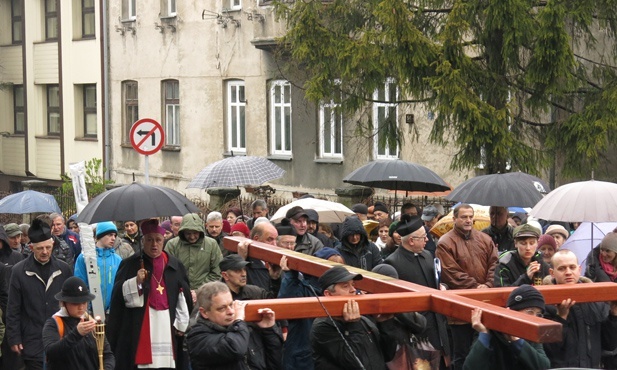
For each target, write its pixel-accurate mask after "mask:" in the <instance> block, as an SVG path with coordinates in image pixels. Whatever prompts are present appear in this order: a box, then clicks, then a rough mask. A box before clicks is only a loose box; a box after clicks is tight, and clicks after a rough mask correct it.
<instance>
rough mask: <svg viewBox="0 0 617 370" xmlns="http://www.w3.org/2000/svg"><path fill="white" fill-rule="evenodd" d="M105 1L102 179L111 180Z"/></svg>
mask: <svg viewBox="0 0 617 370" xmlns="http://www.w3.org/2000/svg"><path fill="white" fill-rule="evenodd" d="M108 11H109V9H108V3H107V0H101V3H100V14H101V28H100V29H101V40H102V42H101V58H102V60H103V63H101V83H102V85H103V86H102V89H101V90H102V92H103V101H102V104H103V117H102V118H103V119H102V124H103V177H104V179H105V180H109V179H110V178H111V132H110V131H111V125H110V121H111V120H110V110H111V109H110V99H111V97H110V95H111V94H110V89H109V27H108V24H107V19H108V18H109V17H108V16H109V14H108Z"/></svg>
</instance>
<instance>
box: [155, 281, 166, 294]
mask: <svg viewBox="0 0 617 370" xmlns="http://www.w3.org/2000/svg"><path fill="white" fill-rule="evenodd" d="M156 290H158V291H159V293H161V295H163V290H165V288H163V286H162V285H161V284H160V283H159V286H158V287H157V288H156Z"/></svg>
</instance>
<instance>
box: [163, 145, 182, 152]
mask: <svg viewBox="0 0 617 370" xmlns="http://www.w3.org/2000/svg"><path fill="white" fill-rule="evenodd" d="M161 150H162V151H164V152H180V150H181V148H180V146H170V145H166V146H163V148H161Z"/></svg>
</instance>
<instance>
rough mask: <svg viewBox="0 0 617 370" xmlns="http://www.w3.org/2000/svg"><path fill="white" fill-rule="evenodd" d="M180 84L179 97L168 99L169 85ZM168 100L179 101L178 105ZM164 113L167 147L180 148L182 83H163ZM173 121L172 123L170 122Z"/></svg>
mask: <svg viewBox="0 0 617 370" xmlns="http://www.w3.org/2000/svg"><path fill="white" fill-rule="evenodd" d="M168 83H176V84H178V97H177V99H176V98H168V97H167V84H168ZM167 100H177V103H170V102H167ZM163 108H164V109H163V111H164V114H165V145H166V146H176V147H179V146H180V81H178V80H164V81H163ZM170 121H171V122H170Z"/></svg>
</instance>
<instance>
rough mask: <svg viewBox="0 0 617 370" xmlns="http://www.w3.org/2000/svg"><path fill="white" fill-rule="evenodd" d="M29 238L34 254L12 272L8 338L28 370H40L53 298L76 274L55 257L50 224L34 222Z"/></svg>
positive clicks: (18, 264) (56, 305) (54, 310)
mask: <svg viewBox="0 0 617 370" xmlns="http://www.w3.org/2000/svg"><path fill="white" fill-rule="evenodd" d="M28 236H29V237H30V241H31V242H32V245H31V248H32V254H31V255H30V256H29V257H28V258H26V259H25V260H23V261H21V262H19V263H17V264H16V265H15V266H13V269H12V271H11V283H10V286H9V302H8V307H7V313H6V335H7V336H8V342H9V345H10V346H11V350H12V351H13V352H15V353H17V354H19V355H21V357H22V358H23V360H24V363H25V365H26V369H28V370H31V369H32V370H38V369H42V368H43V340H42V337H41V333H42V331H43V326H44V324H45V321H46V320H47V319H48V318H49V317H51V315H53V314H54V313H55V312H56V311H57V310H58V301H57V300H56V298H55V297H54V295H55V294H56V293H58V292H59V291H60V290H61V289H62V284H63V283H64V280H66V279H68V278H69V277H71V276H72V275H73V272H72V270H71V267H70V266H69V265H68V264H66V263H65V262H63V261H60V260H58V259H56V257H55V256H54V255H53V253H52V249H53V245H54V241H53V239H52V234H51V228H50V227H49V225H48V224H47V223H45V222H44V221H42V220H40V219H35V220H34V221H33V222H32V225H31V226H30V229H29V230H28Z"/></svg>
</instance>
